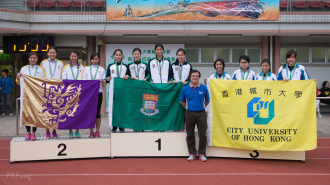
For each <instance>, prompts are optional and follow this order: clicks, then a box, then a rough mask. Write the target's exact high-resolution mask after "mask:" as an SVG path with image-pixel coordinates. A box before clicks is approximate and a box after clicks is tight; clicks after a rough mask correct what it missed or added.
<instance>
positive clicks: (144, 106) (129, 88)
mask: <svg viewBox="0 0 330 185" xmlns="http://www.w3.org/2000/svg"><path fill="white" fill-rule="evenodd" d="M182 88H183V84H182V83H177V84H170V85H169V84H152V83H150V82H146V81H140V80H131V79H128V80H123V79H121V78H115V79H114V85H113V107H112V126H115V127H120V128H128V129H134V130H153V131H165V130H180V129H183V127H184V108H183V107H182V106H181V105H180V94H181V91H182ZM110 101H111V100H110ZM110 114H111V113H110ZM110 124H111V123H110Z"/></svg>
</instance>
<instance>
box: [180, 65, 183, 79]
mask: <svg viewBox="0 0 330 185" xmlns="http://www.w3.org/2000/svg"><path fill="white" fill-rule="evenodd" d="M182 69H183V63H182V65H181V68H180V63H179V79H180V81H181V80H182Z"/></svg>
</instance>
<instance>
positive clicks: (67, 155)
mask: <svg viewBox="0 0 330 185" xmlns="http://www.w3.org/2000/svg"><path fill="white" fill-rule="evenodd" d="M96 157H110V136H109V135H101V138H97V139H96V138H94V139H90V138H88V136H87V135H86V136H82V138H75V139H69V138H68V137H67V136H60V137H59V138H58V139H46V138H45V137H38V138H37V140H36V141H24V137H16V138H14V139H12V141H11V142H10V161H11V162H14V161H32V160H51V159H76V158H96Z"/></svg>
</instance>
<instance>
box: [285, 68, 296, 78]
mask: <svg viewBox="0 0 330 185" xmlns="http://www.w3.org/2000/svg"><path fill="white" fill-rule="evenodd" d="M285 68H286V76H287V77H289V74H288V72H289V68H288V64H286V66H285ZM295 70H296V64H294V68H293V70H292V71H291V72H290V79H289V80H291V79H292V77H293V75H294V72H295Z"/></svg>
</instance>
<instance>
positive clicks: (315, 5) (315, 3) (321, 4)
mask: <svg viewBox="0 0 330 185" xmlns="http://www.w3.org/2000/svg"><path fill="white" fill-rule="evenodd" d="M309 5H310V6H311V7H312V8H322V7H324V6H325V3H324V2H323V1H309Z"/></svg>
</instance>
